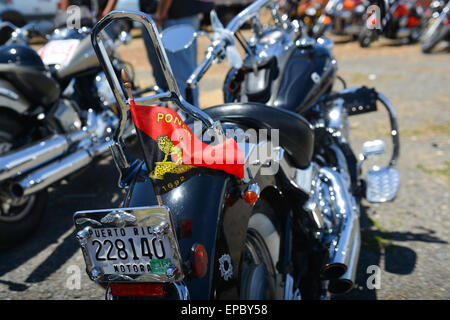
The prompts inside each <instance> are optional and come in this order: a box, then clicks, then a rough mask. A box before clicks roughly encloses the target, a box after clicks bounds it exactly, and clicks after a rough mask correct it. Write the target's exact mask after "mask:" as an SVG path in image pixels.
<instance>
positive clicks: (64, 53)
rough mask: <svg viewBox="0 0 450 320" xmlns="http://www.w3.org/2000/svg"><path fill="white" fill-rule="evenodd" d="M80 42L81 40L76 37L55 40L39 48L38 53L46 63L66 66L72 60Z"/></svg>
mask: <svg viewBox="0 0 450 320" xmlns="http://www.w3.org/2000/svg"><path fill="white" fill-rule="evenodd" d="M79 43H80V40H76V39H69V40H53V41H50V42H48V43H47V44H46V45H45V46H43V47H42V48H41V49H39V51H38V53H39V55H40V56H41V59H42V61H43V62H44V64H45V65H51V64H60V65H62V66H65V65H66V64H67V63H68V62H69V61H70V58H71V57H72V55H73V54H74V52H75V50H76V49H77V47H78V44H79Z"/></svg>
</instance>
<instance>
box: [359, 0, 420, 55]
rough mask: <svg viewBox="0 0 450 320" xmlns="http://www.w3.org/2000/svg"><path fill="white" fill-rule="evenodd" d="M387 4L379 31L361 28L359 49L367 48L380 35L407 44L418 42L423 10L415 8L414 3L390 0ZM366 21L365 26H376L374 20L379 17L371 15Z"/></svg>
mask: <svg viewBox="0 0 450 320" xmlns="http://www.w3.org/2000/svg"><path fill="white" fill-rule="evenodd" d="M387 3H388V4H389V5H388V8H387V9H386V14H385V16H384V17H381V18H382V23H381V28H380V30H378V29H376V28H373V29H369V28H363V30H362V31H361V33H360V35H359V38H358V41H359V43H360V45H361V47H363V48H366V47H369V46H370V44H371V43H372V42H373V41H376V40H377V39H378V38H379V36H380V35H383V36H384V37H386V38H388V39H398V40H402V41H405V40H407V41H408V42H409V43H415V42H417V41H419V39H420V36H421V32H422V28H423V23H422V22H423V21H422V15H423V12H424V9H423V8H422V7H421V6H417V4H416V1H406V0H391V1H389V2H387ZM366 19H367V21H366V23H365V25H366V26H367V25H377V24H378V23H377V21H375V20H376V19H379V17H378V16H377V15H376V14H372V15H370V16H368V17H366Z"/></svg>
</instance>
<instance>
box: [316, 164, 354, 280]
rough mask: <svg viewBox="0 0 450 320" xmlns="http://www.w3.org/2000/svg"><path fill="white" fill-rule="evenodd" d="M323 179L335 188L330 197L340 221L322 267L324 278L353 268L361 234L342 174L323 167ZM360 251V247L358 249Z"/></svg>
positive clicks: (336, 275)
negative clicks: (354, 250)
mask: <svg viewBox="0 0 450 320" xmlns="http://www.w3.org/2000/svg"><path fill="white" fill-rule="evenodd" d="M319 172H320V175H321V180H322V181H323V182H325V183H326V184H328V185H329V187H331V188H332V190H333V197H330V198H331V199H333V200H332V204H333V206H334V210H335V211H336V215H337V217H338V219H339V221H340V223H339V224H338V225H337V226H336V227H335V228H336V229H337V230H336V231H337V233H335V232H333V235H332V241H331V245H330V248H329V253H330V261H329V262H328V263H327V264H326V265H325V266H323V267H322V270H321V275H322V278H323V279H327V280H329V279H336V278H340V277H341V276H343V275H344V274H345V273H346V272H347V271H348V270H351V268H352V266H351V265H350V262H351V253H352V251H353V245H354V244H355V237H356V236H357V235H358V234H359V232H360V230H359V216H358V212H357V211H356V210H355V208H353V206H352V204H353V203H354V201H353V200H352V199H351V198H350V197H351V195H350V193H349V191H348V188H347V187H346V185H345V183H344V181H343V179H342V178H341V175H340V174H339V173H337V172H336V171H334V170H332V169H330V168H326V167H322V168H320V170H319ZM358 252H359V249H358Z"/></svg>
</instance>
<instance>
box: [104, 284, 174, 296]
mask: <svg viewBox="0 0 450 320" xmlns="http://www.w3.org/2000/svg"><path fill="white" fill-rule="evenodd" d="M109 286H110V289H111V294H112V295H113V296H114V297H165V296H166V290H165V287H164V284H163V283H111V284H110V285H109Z"/></svg>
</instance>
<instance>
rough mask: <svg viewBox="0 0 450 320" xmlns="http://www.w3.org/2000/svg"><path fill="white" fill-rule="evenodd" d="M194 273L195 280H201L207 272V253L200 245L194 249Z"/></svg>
mask: <svg viewBox="0 0 450 320" xmlns="http://www.w3.org/2000/svg"><path fill="white" fill-rule="evenodd" d="M193 256H194V259H193V260H194V273H195V276H196V277H197V278H203V277H204V276H205V275H206V273H207V272H208V253H207V252H206V248H205V247H204V246H203V245H201V244H196V245H195V247H194V254H193Z"/></svg>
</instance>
